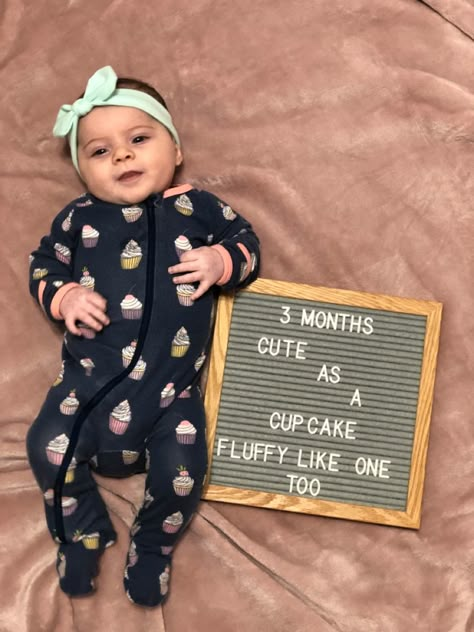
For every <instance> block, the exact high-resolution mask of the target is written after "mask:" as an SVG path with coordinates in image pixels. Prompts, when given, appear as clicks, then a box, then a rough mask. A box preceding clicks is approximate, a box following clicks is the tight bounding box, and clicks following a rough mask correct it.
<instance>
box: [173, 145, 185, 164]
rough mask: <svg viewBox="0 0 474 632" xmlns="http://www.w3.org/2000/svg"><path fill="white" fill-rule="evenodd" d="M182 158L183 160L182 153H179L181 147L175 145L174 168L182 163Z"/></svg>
mask: <svg viewBox="0 0 474 632" xmlns="http://www.w3.org/2000/svg"><path fill="white" fill-rule="evenodd" d="M183 160H184V158H183V152H182V151H181V147H180V146H179V145H176V162H175V164H176V166H177V167H179V165H180V164H181V163H182V162H183Z"/></svg>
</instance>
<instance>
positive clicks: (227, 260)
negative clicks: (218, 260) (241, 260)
mask: <svg viewBox="0 0 474 632" xmlns="http://www.w3.org/2000/svg"><path fill="white" fill-rule="evenodd" d="M211 248H213V249H214V250H217V252H218V253H219V254H220V255H221V257H222V262H223V263H224V272H223V273H222V276H221V278H220V279H219V280H218V281H217V285H225V284H226V283H227V282H228V280H229V279H230V277H231V276H232V269H233V265H232V257H231V256H230V254H229V253H228V252H227V250H226V249H225V248H224V246H221V245H220V244H214V246H211Z"/></svg>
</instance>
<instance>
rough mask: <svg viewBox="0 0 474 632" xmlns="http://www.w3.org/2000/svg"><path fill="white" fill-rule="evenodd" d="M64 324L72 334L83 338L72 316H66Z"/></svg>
mask: <svg viewBox="0 0 474 632" xmlns="http://www.w3.org/2000/svg"><path fill="white" fill-rule="evenodd" d="M64 324H65V325H66V329H67V330H68V331H69V332H70V333H71V334H74V335H75V336H82V331H81V330H80V329H79V327H78V326H77V325H76V321H75V320H74V318H73V317H72V316H66V319H65V321H64Z"/></svg>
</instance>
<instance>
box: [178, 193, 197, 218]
mask: <svg viewBox="0 0 474 632" xmlns="http://www.w3.org/2000/svg"><path fill="white" fill-rule="evenodd" d="M174 207H175V209H176V210H177V211H178V213H181V214H182V215H186V216H188V217H189V215H192V214H193V212H194V207H193V203H192V202H191V200H190V199H189V197H188V196H187V195H186V194H185V193H183V194H182V195H180V196H179V198H178V199H177V200H176V202H175V203H174Z"/></svg>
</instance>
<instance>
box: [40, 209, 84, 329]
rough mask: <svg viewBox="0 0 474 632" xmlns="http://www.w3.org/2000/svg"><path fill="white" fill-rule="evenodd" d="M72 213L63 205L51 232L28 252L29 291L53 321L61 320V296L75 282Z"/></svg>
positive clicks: (71, 210) (73, 285)
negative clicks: (34, 248) (36, 246)
mask: <svg viewBox="0 0 474 632" xmlns="http://www.w3.org/2000/svg"><path fill="white" fill-rule="evenodd" d="M72 214H73V206H72V205H70V206H67V207H66V208H65V209H63V210H62V211H61V213H59V215H58V216H57V217H56V219H55V220H54V221H53V224H52V226H51V232H50V234H49V235H46V236H45V237H43V238H42V240H41V242H40V245H39V247H38V248H37V249H36V250H35V251H34V252H32V253H31V255H30V280H29V284H30V293H31V295H32V296H33V298H34V299H35V300H36V301H37V302H38V303H39V305H40V306H41V307H42V308H43V310H44V312H45V314H46V315H47V316H48V318H49V319H50V320H52V321H60V320H62V317H61V313H60V311H59V305H60V303H61V300H62V298H63V296H64V295H65V294H66V293H67V292H68V291H69V290H71V289H72V288H73V287H76V286H77V285H78V283H75V282H74V281H73V278H72V270H73V258H74V246H75V238H76V236H75V233H74V229H73V222H72Z"/></svg>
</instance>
